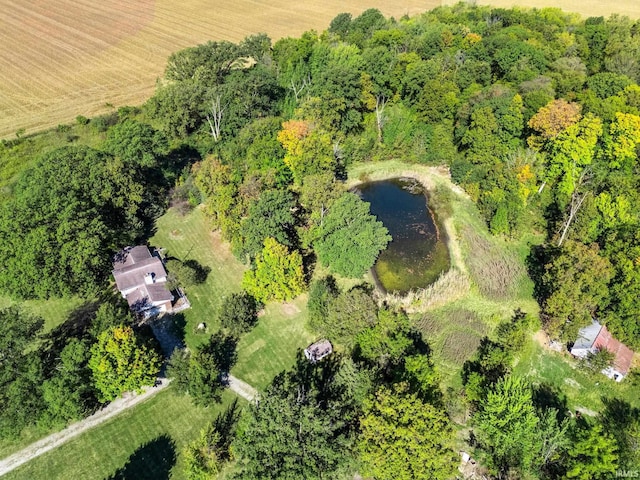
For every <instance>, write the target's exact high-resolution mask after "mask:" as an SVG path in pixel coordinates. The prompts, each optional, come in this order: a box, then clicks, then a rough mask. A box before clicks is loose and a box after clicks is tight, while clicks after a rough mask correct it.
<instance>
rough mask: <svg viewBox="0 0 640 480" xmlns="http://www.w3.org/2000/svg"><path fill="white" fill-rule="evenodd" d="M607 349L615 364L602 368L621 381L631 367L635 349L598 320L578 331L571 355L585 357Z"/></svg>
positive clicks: (614, 378)
mask: <svg viewBox="0 0 640 480" xmlns="http://www.w3.org/2000/svg"><path fill="white" fill-rule="evenodd" d="M602 349H607V350H609V351H610V352H611V353H613V355H614V359H613V365H611V366H610V367H608V368H605V369H604V370H602V373H604V374H605V375H606V376H607V377H609V378H611V379H613V380H615V381H616V382H619V381H621V380H622V379H623V378H624V377H625V375H626V374H627V373H629V369H630V368H631V361H632V360H633V351H632V350H631V349H630V348H629V347H627V346H626V345H625V344H623V343H621V342H619V341H618V340H616V339H615V338H613V336H612V335H611V333H609V331H608V330H607V327H606V326H604V325H600V323H598V322H597V321H595V320H594V321H593V323H592V324H591V325H589V326H587V327H585V328H583V329H582V330H580V331H579V332H578V339H577V340H576V343H574V344H573V347H572V348H571V355H573V356H574V357H577V358H585V357H586V356H587V355H588V354H589V353H596V352H598V351H599V350H602Z"/></svg>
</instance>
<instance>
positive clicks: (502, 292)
mask: <svg viewBox="0 0 640 480" xmlns="http://www.w3.org/2000/svg"><path fill="white" fill-rule="evenodd" d="M462 241H463V243H464V246H465V249H466V250H467V251H468V252H469V255H467V258H466V264H467V267H468V268H469V272H470V274H471V277H472V279H473V281H474V283H475V284H476V285H477V286H478V289H479V290H480V293H482V294H483V295H485V296H486V297H487V298H490V299H492V300H506V299H508V298H510V297H512V296H513V295H515V294H516V293H517V291H518V288H519V285H520V283H521V282H522V281H523V280H524V279H525V278H526V270H525V268H524V265H523V264H522V262H521V261H520V259H519V258H518V257H517V256H516V255H515V254H513V253H511V252H510V251H509V250H507V249H506V248H504V247H500V246H497V245H495V243H494V242H492V241H491V240H489V239H487V238H484V237H483V236H481V235H480V234H478V233H477V232H476V231H475V230H473V229H472V228H470V227H468V226H465V227H463V231H462Z"/></svg>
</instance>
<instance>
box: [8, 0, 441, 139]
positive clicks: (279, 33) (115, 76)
mask: <svg viewBox="0 0 640 480" xmlns="http://www.w3.org/2000/svg"><path fill="white" fill-rule="evenodd" d="M439 4H440V0H426V1H420V0H404V1H401V2H397V1H393V0H353V1H351V2H348V4H345V3H344V2H340V1H338V0H302V1H297V2H292V1H290V0H272V1H270V2H266V1H263V0H238V1H234V2H231V1H228V0H222V1H217V2H214V1H212V0H183V1H180V2H177V1H175V0H156V1H154V0H136V1H129V0H103V1H101V2H98V3H96V2H90V1H89V0H74V1H72V0H0V138H9V137H13V136H14V134H15V133H16V131H18V130H20V129H25V130H26V132H32V131H37V130H42V129H44V128H47V127H51V126H55V125H57V124H59V123H69V122H71V121H73V119H74V118H75V117H76V116H77V115H85V116H88V117H91V116H94V115H96V114H100V113H105V112H108V111H109V110H110V109H112V108H113V107H116V108H117V107H119V106H123V105H137V104H140V103H142V102H143V101H144V100H146V99H147V98H148V97H149V96H150V95H151V94H152V92H153V90H154V87H155V81H156V79H157V78H158V77H159V76H161V75H162V72H163V70H164V66H165V63H166V59H167V57H168V56H169V55H170V54H171V53H172V52H174V51H176V50H180V49H182V48H184V47H187V46H190V45H196V44H198V43H203V42H205V41H207V40H231V41H239V40H241V39H242V38H244V37H245V36H247V35H249V34H252V33H258V32H266V33H267V34H268V35H269V36H270V37H271V38H272V39H274V40H275V39H278V38H281V37H285V36H298V35H300V34H301V33H302V32H304V31H306V30H310V29H317V30H320V31H321V30H324V29H326V28H327V27H328V25H329V23H330V22H331V19H332V18H334V17H335V16H336V15H337V14H338V13H340V12H344V11H349V12H350V13H352V14H354V15H357V14H359V13H361V12H363V11H364V10H366V9H367V8H372V7H373V8H378V9H380V11H381V12H382V13H383V14H384V15H386V16H396V17H399V16H402V15H404V14H409V15H415V14H417V13H420V12H423V11H426V10H429V9H431V8H434V7H436V6H438V5H439ZM107 104H109V105H107Z"/></svg>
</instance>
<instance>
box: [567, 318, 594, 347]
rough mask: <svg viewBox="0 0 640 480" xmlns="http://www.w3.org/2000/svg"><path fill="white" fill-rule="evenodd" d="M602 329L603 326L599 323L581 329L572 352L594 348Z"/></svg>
mask: <svg viewBox="0 0 640 480" xmlns="http://www.w3.org/2000/svg"><path fill="white" fill-rule="evenodd" d="M601 329H602V325H600V324H599V323H598V322H593V323H592V324H591V325H589V326H587V327H584V328H582V329H580V331H579V332H578V338H577V339H576V343H574V344H573V348H572V349H571V350H582V349H589V348H591V347H593V344H594V342H595V341H596V337H597V336H598V333H600V330H601Z"/></svg>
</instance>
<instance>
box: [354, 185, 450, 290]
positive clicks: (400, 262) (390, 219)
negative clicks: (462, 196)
mask: <svg viewBox="0 0 640 480" xmlns="http://www.w3.org/2000/svg"><path fill="white" fill-rule="evenodd" d="M356 191H357V193H358V194H359V195H360V196H361V198H362V199H363V200H364V201H365V202H369V203H370V204H371V213H372V214H373V215H375V216H377V217H378V220H380V221H381V222H382V223H383V224H384V226H385V227H387V229H389V234H390V235H391V236H392V237H393V240H392V241H391V242H390V243H389V246H388V247H387V249H386V250H384V251H383V252H382V253H381V254H380V256H379V257H378V261H377V262H376V264H375V265H374V267H373V273H374V276H375V277H376V279H377V281H378V282H379V284H380V286H382V287H383V288H384V290H386V291H387V292H398V293H406V292H408V291H409V290H413V289H417V288H422V287H426V286H428V285H429V284H431V283H433V282H434V281H435V280H436V279H437V278H438V277H439V276H440V274H441V273H442V272H444V271H445V270H447V269H448V268H449V250H448V248H447V244H446V240H445V238H443V234H441V232H443V229H442V228H440V226H439V225H438V221H437V218H436V217H435V215H434V214H433V212H432V211H431V210H430V209H429V206H428V197H427V193H426V191H425V189H424V187H423V186H422V185H421V184H420V183H419V182H418V181H417V180H415V179H413V178H407V177H402V178H394V179H390V180H383V181H378V182H368V183H364V184H361V185H358V186H357V187H356Z"/></svg>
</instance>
